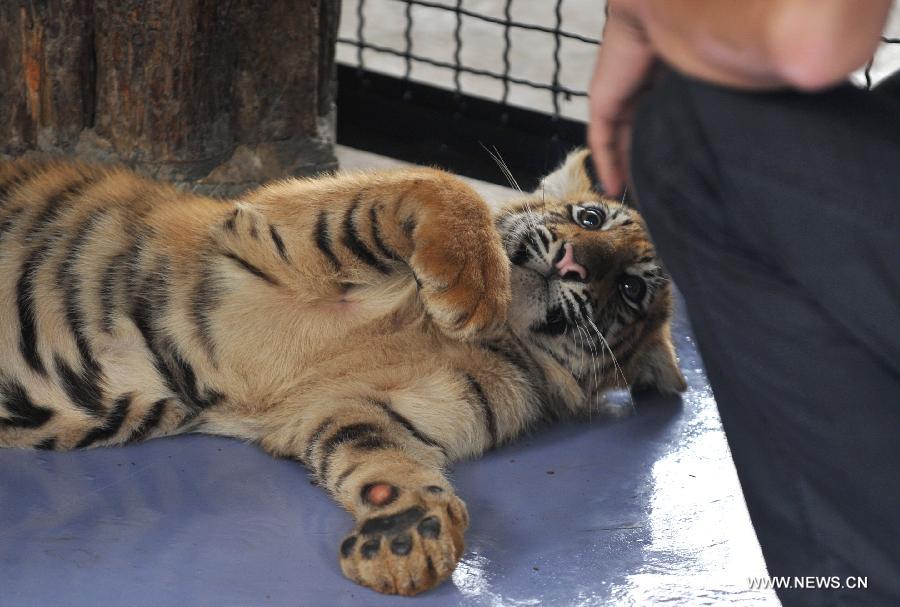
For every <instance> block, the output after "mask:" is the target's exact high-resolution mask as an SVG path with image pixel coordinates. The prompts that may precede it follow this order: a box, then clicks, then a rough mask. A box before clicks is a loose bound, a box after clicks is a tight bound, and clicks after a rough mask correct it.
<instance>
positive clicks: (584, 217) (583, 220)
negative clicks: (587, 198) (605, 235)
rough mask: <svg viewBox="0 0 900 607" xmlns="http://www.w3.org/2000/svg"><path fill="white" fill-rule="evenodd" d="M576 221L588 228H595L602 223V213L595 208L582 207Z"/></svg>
mask: <svg viewBox="0 0 900 607" xmlns="http://www.w3.org/2000/svg"><path fill="white" fill-rule="evenodd" d="M578 223H579V224H581V227H583V228H586V229H588V230H596V229H597V228H599V227H600V226H601V225H603V215H601V214H600V211H597V210H596V209H582V210H581V212H580V213H578Z"/></svg>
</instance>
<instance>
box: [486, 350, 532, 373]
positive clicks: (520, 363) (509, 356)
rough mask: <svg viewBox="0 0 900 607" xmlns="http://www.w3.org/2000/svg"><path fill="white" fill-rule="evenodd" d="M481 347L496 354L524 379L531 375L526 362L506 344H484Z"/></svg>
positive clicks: (529, 367)
mask: <svg viewBox="0 0 900 607" xmlns="http://www.w3.org/2000/svg"><path fill="white" fill-rule="evenodd" d="M482 347H483V348H485V349H486V350H488V351H490V352H491V353H493V354H496V355H497V356H499V357H500V358H502V359H503V360H505V361H506V362H508V363H509V364H511V365H512V366H514V367H515V368H517V369H518V370H519V371H521V372H522V374H523V375H524V376H525V377H529V376H530V375H531V370H532V365H531V364H530V363H529V361H528V360H526V359H525V357H524V356H523V355H522V353H521V352H518V351H514V350H513V349H512V348H509V347H506V344H502V345H501V344H497V343H490V342H486V343H483V344H482ZM529 379H530V377H529Z"/></svg>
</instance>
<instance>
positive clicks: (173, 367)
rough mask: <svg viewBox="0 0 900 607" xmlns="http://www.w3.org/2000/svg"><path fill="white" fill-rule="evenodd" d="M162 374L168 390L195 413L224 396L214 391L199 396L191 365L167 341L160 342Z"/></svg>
mask: <svg viewBox="0 0 900 607" xmlns="http://www.w3.org/2000/svg"><path fill="white" fill-rule="evenodd" d="M161 350H162V353H163V360H164V362H163V364H164V367H165V371H164V374H165V376H166V377H167V381H168V383H169V386H170V389H173V390H174V392H175V394H177V395H178V396H179V397H180V398H181V400H182V402H184V403H185V404H186V405H188V406H189V407H191V408H192V409H194V410H195V412H196V411H202V410H204V409H208V408H210V407H213V406H215V405H217V404H219V402H221V401H222V399H223V398H224V395H223V394H221V393H220V392H216V391H215V390H211V391H209V392H208V393H207V394H204V395H201V394H200V390H199V387H198V382H197V374H196V373H195V372H194V368H193V367H192V366H191V364H190V363H189V362H188V361H187V360H185V358H184V357H183V356H182V355H181V353H180V352H179V351H178V349H177V348H176V347H175V344H174V343H172V341H171V340H169V339H164V340H162V346H161Z"/></svg>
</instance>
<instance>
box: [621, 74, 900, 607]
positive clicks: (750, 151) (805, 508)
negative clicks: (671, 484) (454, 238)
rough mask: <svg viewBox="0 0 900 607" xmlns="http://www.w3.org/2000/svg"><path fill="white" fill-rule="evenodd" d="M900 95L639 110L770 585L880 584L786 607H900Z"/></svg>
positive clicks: (741, 98) (687, 96) (685, 82)
mask: <svg viewBox="0 0 900 607" xmlns="http://www.w3.org/2000/svg"><path fill="white" fill-rule="evenodd" d="M896 84H897V79H896V78H895V79H894V80H893V81H892V83H891V84H890V85H887V86H886V87H885V88H884V89H882V90H880V91H879V90H878V89H876V90H875V91H872V92H866V91H863V90H859V89H856V88H854V87H852V86H850V85H845V86H840V87H838V88H835V89H832V90H829V91H826V92H822V93H817V94H801V93H792V92H784V93H765V94H755V93H745V92H739V91H733V90H727V89H723V88H718V87H715V86H711V85H708V84H704V83H700V82H696V81H693V80H690V79H687V78H684V77H682V76H680V75H677V74H668V75H667V76H666V77H665V78H664V79H663V80H662V82H661V83H660V84H659V85H658V87H657V88H656V89H655V90H654V91H653V92H652V93H651V94H650V95H649V97H648V98H647V100H646V101H645V102H644V105H643V106H642V108H641V109H640V111H639V113H638V116H637V124H636V127H635V133H634V141H633V152H632V155H633V158H632V176H633V181H634V187H635V190H636V193H637V198H638V201H639V203H638V204H639V206H640V208H641V210H642V212H643V213H644V216H645V217H646V219H647V222H648V225H649V227H650V232H651V234H652V236H653V238H654V240H655V242H656V245H657V247H658V249H659V252H660V254H661V256H662V259H663V260H664V262H665V263H666V264H667V266H668V268H669V270H670V271H671V273H672V275H673V277H674V280H675V282H676V284H677V285H678V286H679V288H680V289H681V291H682V293H683V294H684V298H685V300H686V304H687V308H688V314H689V316H690V318H691V321H692V324H693V327H694V330H695V332H696V336H697V340H698V343H699V346H700V352H701V355H702V357H703V360H704V363H705V365H706V367H707V372H708V375H709V379H710V382H711V384H712V387H713V392H714V394H715V396H716V400H717V402H718V405H719V411H720V414H721V417H722V422H723V425H724V427H725V432H726V435H727V437H728V442H729V445H730V447H731V451H732V454H733V457H734V462H735V465H736V466H737V471H738V475H739V478H740V481H741V485H742V487H743V491H744V496H745V498H746V501H747V505H748V507H749V511H750V516H751V518H752V520H753V525H754V527H755V529H756V533H757V537H758V538H759V541H760V544H761V545H762V549H763V554H764V556H765V559H766V564H767V566H768V569H769V574H770V575H772V576H802V577H804V578H805V577H806V576H820V577H830V576H838V577H839V578H840V585H845V583H846V581H845V578H847V577H848V576H860V577H864V578H867V583H868V588H867V589H849V588H843V589H833V588H832V589H822V590H809V589H791V590H781V591H779V597H780V598H781V600H782V602H783V604H784V605H786V606H789V605H815V606H816V607H821V606H828V605H836V606H837V605H840V606H842V607H843V606H845V605H879V606H885V605H900V102H898V101H897V99H896V97H894V96H893V95H892V94H891V93H890V87H891V86H894V88H895V89H897V90H900V88H898V87H896V86H895V85H896ZM763 573H764V572H751V571H748V572H747V575H748V576H756V575H762V574H763ZM854 581H855V580H851V584H852V583H853V582H854ZM711 582H712V583H714V582H713V581H711ZM792 583H794V582H793V581H792ZM801 583H802V584H806V583H807V582H801ZM832 583H833V582H832V581H829V582H828V584H829V585H831V584H832Z"/></svg>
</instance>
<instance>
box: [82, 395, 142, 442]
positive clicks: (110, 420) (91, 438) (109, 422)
mask: <svg viewBox="0 0 900 607" xmlns="http://www.w3.org/2000/svg"><path fill="white" fill-rule="evenodd" d="M130 406H131V395H130V394H126V395H124V396H120V397H119V398H117V399H116V402H115V403H114V404H113V409H112V411H110V413H109V416H107V418H106V421H105V422H104V423H103V425H102V426H97V427H96V428H94V429H93V430H91V431H90V432H88V433H87V434H86V435H85V437H84V438H82V439H81V440H80V441H78V444H77V445H75V448H76V449H83V448H85V447H89V446H91V445H93V444H94V443H96V442H97V441H103V440H108V439H110V438H112V437H113V436H115V435H116V433H117V432H118V431H119V429H120V428H121V427H122V422H124V421H125V417H126V416H127V415H128V408H129V407H130Z"/></svg>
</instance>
